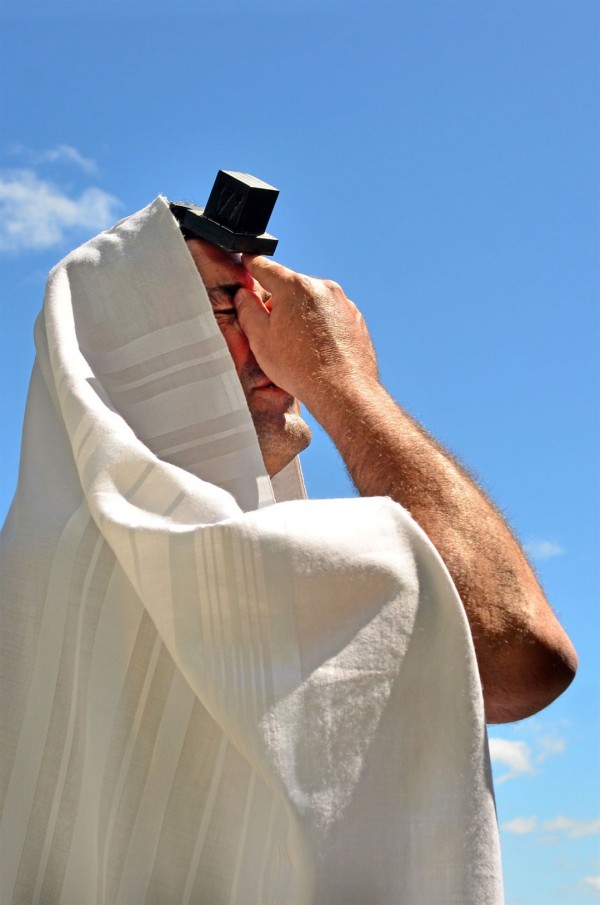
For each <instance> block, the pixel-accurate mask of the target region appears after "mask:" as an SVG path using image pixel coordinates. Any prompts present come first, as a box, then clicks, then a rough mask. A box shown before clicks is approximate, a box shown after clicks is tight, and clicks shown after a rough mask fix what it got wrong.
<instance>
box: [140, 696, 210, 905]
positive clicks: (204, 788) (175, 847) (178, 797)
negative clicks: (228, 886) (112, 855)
mask: <svg viewBox="0 0 600 905" xmlns="http://www.w3.org/2000/svg"><path fill="white" fill-rule="evenodd" d="M190 694H191V691H190ZM192 702H193V703H192V713H191V717H190V720H189V723H188V727H187V732H186V736H185V739H184V742H183V745H182V748H181V753H180V756H179V760H178V762H177V769H176V772H175V776H174V779H173V785H172V788H171V793H170V795H169V799H168V801H167V802H166V806H165V809H164V816H163V820H162V824H161V835H160V840H159V844H158V848H157V851H156V855H155V858H154V862H153V865H152V876H151V879H150V883H149V886H148V891H147V893H146V900H145V901H146V903H147V905H155V903H162V902H169V901H170V902H176V903H177V905H179V903H180V902H182V901H183V896H184V889H185V887H186V883H187V882H188V874H189V871H190V868H191V867H192V868H193V860H194V851H195V849H196V848H197V846H198V833H199V832H200V828H201V825H202V821H203V820H205V821H206V820H207V819H210V814H208V815H207V814H206V813H205V809H206V806H207V800H208V798H209V796H210V789H211V786H212V785H213V784H214V782H215V778H216V781H217V782H218V781H220V779H219V777H220V771H219V770H218V769H217V764H218V760H219V750H220V747H221V746H222V744H223V732H222V730H221V729H220V728H219V727H218V726H217V724H216V723H215V722H214V720H213V719H212V717H211V716H210V715H209V714H208V712H207V711H206V709H205V708H204V707H203V706H202V704H201V703H200V702H199V701H198V699H197V698H196V697H194V696H192ZM215 771H216V773H215Z"/></svg>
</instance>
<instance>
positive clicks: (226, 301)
mask: <svg viewBox="0 0 600 905" xmlns="http://www.w3.org/2000/svg"><path fill="white" fill-rule="evenodd" d="M187 246H188V248H189V250H190V252H191V254H192V257H193V259H194V262H195V264H196V267H197V268H198V272H199V274H200V276H201V277H202V282H203V283H204V285H205V287H206V291H207V293H208V298H209V299H210V303H211V305H212V308H213V312H214V315H215V319H216V321H217V324H218V326H219V329H220V330H221V333H222V334H223V338H224V339H225V342H226V343H227V347H228V349H229V352H230V354H231V357H232V359H233V364H234V366H235V370H236V372H237V375H238V377H239V379H240V383H241V385H242V389H243V391H244V395H245V397H246V402H247V403H248V408H249V409H250V414H251V416H252V421H253V422H254V427H255V429H256V433H257V435H258V442H259V445H260V451H261V453H262V457H263V459H264V462H265V467H266V469H267V472H268V474H269V475H270V476H271V477H273V476H274V475H276V474H277V473H278V472H279V471H281V469H282V468H284V467H285V466H286V465H287V464H288V462H291V461H292V459H293V458H294V456H296V455H297V454H298V453H299V452H301V451H302V450H303V449H305V448H306V447H307V446H308V444H309V443H310V440H311V434H310V428H309V427H308V425H307V424H306V422H305V421H303V420H302V418H301V417H300V409H299V406H298V403H297V401H296V400H295V399H294V398H293V396H290V395H289V393H286V392H284V390H282V389H280V388H279V387H277V386H275V385H274V384H273V383H271V381H270V380H269V378H268V377H267V375H266V374H264V373H263V371H261V369H260V368H259V366H258V363H257V361H256V359H255V357H254V354H253V353H252V350H251V349H250V345H249V343H248V340H247V338H246V335H245V334H244V333H243V332H242V330H241V328H240V325H239V323H238V320H237V314H236V310H235V306H234V303H233V297H234V295H235V293H236V292H237V290H238V289H240V288H241V287H242V286H244V287H246V288H247V289H251V290H253V291H255V292H258V293H259V295H261V296H262V297H263V298H264V300H265V301H267V299H268V293H266V292H265V290H264V289H263V288H262V287H261V286H259V284H258V283H257V282H256V280H254V279H253V277H251V276H250V274H249V273H248V271H247V270H246V268H245V267H244V266H243V264H242V262H241V258H240V255H237V254H232V253H231V252H228V251H225V250H224V249H222V248H218V247H217V246H216V245H211V243H210V242H205V241H204V240H203V239H188V240H187Z"/></svg>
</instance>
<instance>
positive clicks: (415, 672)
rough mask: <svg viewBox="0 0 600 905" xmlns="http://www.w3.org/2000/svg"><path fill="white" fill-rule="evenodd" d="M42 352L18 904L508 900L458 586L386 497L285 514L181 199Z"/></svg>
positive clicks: (24, 465) (30, 434)
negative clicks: (188, 240)
mask: <svg viewBox="0 0 600 905" xmlns="http://www.w3.org/2000/svg"><path fill="white" fill-rule="evenodd" d="M35 338H36V347H37V357H36V363H35V366H34V372H33V376H32V380H31V388H30V394H29V399H28V404H27V412H26V417H25V426H24V435H23V449H22V461H21V470H20V476H19V484H18V489H17V493H16V497H15V500H14V503H13V506H12V509H11V511H10V514H9V517H8V519H7V523H6V525H5V529H4V533H3V546H2V561H1V570H2V571H1V583H2V584H1V587H2V594H3V604H2V635H1V645H2V670H3V672H2V679H1V682H2V684H1V690H2V738H1V744H2V758H1V769H2V774H1V779H2V784H1V793H2V799H1V803H2V806H3V813H2V823H1V828H0V851H1V858H2V863H1V880H0V883H1V887H0V899H1V901H2V902H3V903H9V902H12V903H17V905H25V903H27V905H29V903H43V905H54V903H61V905H88V903H89V905H97V903H98V905H100V903H101V905H142V903H147V905H150V903H155V905H221V903H245V905H271V903H273V905H275V903H277V905H284V903H286V905H287V903H297V905H310V903H314V905H392V903H406V905H419V903H427V905H433V903H445V905H451V903H454V905H468V903H473V905H484V903H498V902H500V901H501V899H502V894H501V881H500V866H499V853H498V835H497V827H496V819H495V811H494V801H493V791H492V785H491V778H490V771H489V759H488V751H487V742H486V733H485V725H484V717H483V709H482V697H481V688H480V684H479V679H478V673H477V668H476V662H475V657H474V652H473V646H472V641H471V637H470V633H469V629H468V625H467V622H466V619H465V615H464V612H463V609H462V606H461V604H460V601H459V598H458V595H457V593H456V591H455V589H454V586H453V584H452V582H451V580H450V578H449V575H448V573H447V571H446V569H445V567H444V565H443V563H442V561H441V559H440V557H439V556H438V554H437V552H436V551H435V549H434V548H433V546H432V545H431V543H430V542H429V540H428V539H427V537H426V536H425V535H424V534H423V532H422V531H421V530H420V529H419V527H418V526H417V525H416V524H415V522H414V521H413V520H412V519H411V518H410V516H409V515H408V514H407V512H405V511H404V510H403V509H402V508H401V507H400V506H398V505H397V504H395V503H393V502H391V501H390V500H388V499H384V498H371V499H352V500H328V501H308V500H306V499H302V498H300V499H289V497H293V496H296V497H302V496H303V492H302V481H301V475H300V471H299V467H298V465H297V463H292V465H291V466H288V468H287V469H286V470H285V473H283V474H282V475H281V476H279V478H278V479H276V480H275V481H274V482H273V487H272V486H271V482H270V481H269V479H268V477H267V475H266V474H265V471H264V466H263V462H262V459H261V455H260V452H259V448H258V444H257V439H256V434H255V432H254V428H253V425H252V421H251V418H250V415H249V412H248V409H247V407H246V403H245V400H244V397H243V393H242V390H241V386H240V384H239V382H238V379H237V376H236V374H235V371H234V368H233V364H232V361H231V359H230V357H229V354H228V351H227V348H226V346H225V343H224V341H223V339H222V337H221V334H220V332H219V330H218V327H217V325H216V323H215V321H214V318H213V315H212V312H211V307H210V304H209V301H208V298H207V296H206V292H205V290H204V287H203V285H202V282H201V280H200V277H199V275H198V273H197V271H196V269H195V266H194V263H193V261H192V258H191V256H190V254H189V252H188V250H187V248H186V246H185V243H184V241H183V240H182V238H181V236H180V233H179V230H178V227H177V225H176V223H175V222H174V220H173V218H172V216H171V214H170V211H169V208H168V205H167V203H166V201H165V199H164V198H162V197H161V198H158V199H157V200H156V201H154V202H153V203H152V204H151V205H150V206H149V207H147V208H146V209H145V210H143V211H141V212H140V213H138V214H136V215H134V216H132V217H129V218H127V219H126V220H124V221H122V222H121V223H119V224H117V226H116V227H115V228H113V229H111V230H108V231H107V232H105V233H102V234H101V235H99V236H98V237H96V238H95V239H93V240H92V241H91V242H88V243H87V244H86V245H84V246H82V247H81V248H79V249H77V250H76V251H75V252H73V253H72V254H71V255H69V256H68V257H67V258H65V259H64V260H63V261H62V262H61V263H60V264H59V265H58V266H57V267H56V268H55V269H54V270H53V271H52V273H51V274H50V277H49V280H48V285H47V292H46V297H45V303H44V308H43V311H42V313H41V315H40V317H39V319H38V321H37V324H36V330H35ZM275 496H277V498H278V500H279V502H275Z"/></svg>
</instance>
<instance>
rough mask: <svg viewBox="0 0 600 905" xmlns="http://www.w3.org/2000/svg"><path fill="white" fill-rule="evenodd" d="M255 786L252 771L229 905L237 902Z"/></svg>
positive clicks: (234, 904)
mask: <svg viewBox="0 0 600 905" xmlns="http://www.w3.org/2000/svg"><path fill="white" fill-rule="evenodd" d="M255 784H256V773H255V772H254V770H253V771H252V773H251V775H250V782H249V783H248V793H247V795H246V804H245V806H244V816H243V818H242V826H241V831H240V839H239V843H238V856H237V860H236V863H235V870H234V873H233V879H232V883H231V893H230V895H229V905H236V902H238V901H239V898H238V897H239V885H240V873H241V870H242V861H243V859H244V855H245V854H246V837H247V835H248V823H249V821H250V809H251V807H252V800H253V798H254V787H255Z"/></svg>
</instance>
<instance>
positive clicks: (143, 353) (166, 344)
mask: <svg viewBox="0 0 600 905" xmlns="http://www.w3.org/2000/svg"><path fill="white" fill-rule="evenodd" d="M198 288H199V291H200V292H202V290H203V285H202V283H201V282H200V283H199V286H198ZM145 327H146V330H145V332H144V333H143V335H141V336H137V337H136V338H135V339H132V340H130V341H129V342H126V343H124V342H123V341H122V339H121V335H120V334H118V333H117V334H115V336H114V338H115V339H116V340H117V343H115V345H114V346H108V345H105V346H104V347H103V348H102V349H99V348H94V349H86V348H85V345H83V344H82V346H81V351H82V352H83V354H84V355H85V356H86V358H87V359H88V360H89V361H91V362H92V363H93V364H94V370H100V371H102V372H106V373H109V374H110V373H114V372H117V371H119V370H122V369H124V368H125V367H129V366H134V365H139V364H143V363H144V362H145V361H150V360H152V359H153V358H155V357H157V356H156V350H157V349H160V350H161V351H162V352H164V353H166V354H168V353H169V352H173V351H177V350H178V349H181V348H184V347H185V346H186V345H188V344H189V342H190V337H192V343H194V344H196V343H198V342H202V341H203V340H204V339H206V338H210V339H216V341H217V343H219V342H221V343H222V342H224V340H223V338H222V336H221V333H220V331H219V328H218V327H217V324H216V321H215V316H214V314H213V313H212V308H209V309H207V310H206V311H201V312H200V313H197V314H194V316H193V317H190V318H185V319H184V320H180V321H177V323H174V324H167V325H166V326H164V327H155V328H154V329H150V325H145ZM94 339H95V341H96V342H97V337H96V336H95V335H94ZM106 340H107V337H106V336H105V337H104V341H105V343H106ZM125 363H126V364H125Z"/></svg>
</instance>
